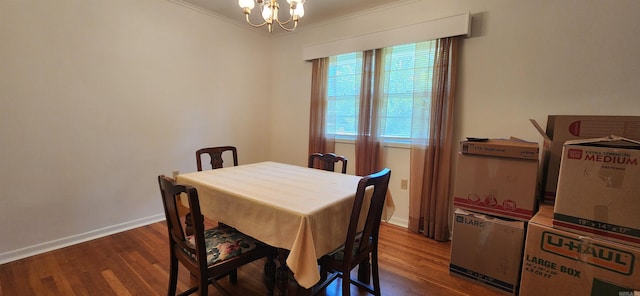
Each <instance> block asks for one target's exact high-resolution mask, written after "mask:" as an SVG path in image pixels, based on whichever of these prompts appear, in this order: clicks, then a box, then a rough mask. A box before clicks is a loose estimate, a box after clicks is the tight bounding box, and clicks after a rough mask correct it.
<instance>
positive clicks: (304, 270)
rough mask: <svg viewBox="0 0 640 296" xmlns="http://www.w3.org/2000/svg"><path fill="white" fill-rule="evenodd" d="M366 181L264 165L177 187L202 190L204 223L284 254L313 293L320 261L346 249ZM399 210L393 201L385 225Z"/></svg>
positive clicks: (211, 174) (197, 177) (187, 176)
mask: <svg viewBox="0 0 640 296" xmlns="http://www.w3.org/2000/svg"><path fill="white" fill-rule="evenodd" d="M361 178H362V177H360V176H355V175H350V174H341V173H337V172H331V171H325V170H320V169H314V168H308V167H302V166H297V165H292V164H286V163H280V162H274V161H265V162H258V163H251V164H243V165H239V166H230V167H224V168H220V169H212V170H205V171H199V172H192V173H183V174H179V175H177V176H176V181H177V183H179V184H182V185H190V186H193V187H195V188H196V189H197V191H198V196H199V198H200V209H201V211H202V214H203V215H204V216H205V217H207V218H210V219H212V220H216V221H218V222H220V223H224V224H226V225H229V226H231V227H234V228H236V229H237V230H239V231H241V232H243V233H245V234H247V235H249V236H251V237H253V238H255V239H257V240H260V241H262V242H264V243H266V244H268V245H271V246H273V247H276V248H278V249H279V250H285V251H286V252H280V254H286V260H284V258H280V260H281V265H282V264H286V268H288V270H290V272H291V273H292V274H293V278H294V279H295V282H297V285H299V287H302V288H303V289H302V290H306V291H310V290H311V288H312V287H313V286H314V285H316V284H317V283H318V282H319V281H320V272H319V270H318V262H317V259H319V258H320V257H321V256H323V255H325V254H329V253H330V252H332V251H334V250H336V249H338V248H339V247H340V246H341V245H342V244H343V243H344V240H345V237H346V231H347V226H348V225H349V220H350V216H351V210H352V207H353V201H354V198H355V193H356V189H357V186H358V182H359V181H360V180H361ZM364 206H368V202H365V205H364ZM394 208H395V207H394V205H393V200H392V199H391V197H390V196H389V195H388V197H387V200H386V205H385V211H384V213H383V220H388V219H389V218H390V217H391V215H392V214H393V210H394ZM365 215H366V211H364V212H363V215H361V217H360V221H361V224H362V223H363V222H364V219H365ZM279 287H280V286H279ZM280 288H281V289H282V287H280ZM299 294H306V293H299Z"/></svg>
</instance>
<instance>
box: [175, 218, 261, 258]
mask: <svg viewBox="0 0 640 296" xmlns="http://www.w3.org/2000/svg"><path fill="white" fill-rule="evenodd" d="M204 239H205V248H206V250H207V266H211V265H213V264H216V263H218V262H222V261H225V260H229V259H231V258H233V257H235V256H239V255H240V254H242V253H246V252H249V251H251V250H253V249H256V248H257V247H259V246H262V245H263V244H262V243H261V242H260V241H258V240H256V239H254V238H252V237H250V236H248V235H245V234H243V233H241V232H239V231H237V230H236V229H235V228H232V227H229V226H226V225H224V224H221V225H219V226H216V227H214V228H211V229H207V230H205V232H204ZM186 243H187V245H189V246H190V247H192V248H195V247H196V245H195V236H193V235H190V236H188V237H186ZM183 251H185V253H187V254H189V255H191V257H192V258H193V259H196V258H195V254H191V253H190V252H188V251H186V250H183Z"/></svg>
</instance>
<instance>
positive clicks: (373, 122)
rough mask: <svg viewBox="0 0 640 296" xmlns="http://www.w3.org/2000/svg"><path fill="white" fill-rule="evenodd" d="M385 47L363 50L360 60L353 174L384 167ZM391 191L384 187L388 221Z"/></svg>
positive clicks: (359, 174) (370, 171)
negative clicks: (383, 95)
mask: <svg viewBox="0 0 640 296" xmlns="http://www.w3.org/2000/svg"><path fill="white" fill-rule="evenodd" d="M385 50H391V49H376V50H368V51H365V52H364V55H363V62H362V80H361V86H360V109H359V114H358V134H357V135H356V143H355V146H356V175H358V176H366V175H369V174H372V173H375V172H378V171H381V170H382V169H383V157H382V155H383V154H382V153H383V149H384V145H383V141H382V137H381V134H382V132H383V130H382V127H383V126H384V120H383V118H384V116H381V114H384V113H383V112H384V108H386V107H385V106H383V104H385V103H384V100H383V97H382V93H383V91H382V90H383V88H384V85H383V84H382V83H381V76H382V72H383V70H384V67H383V66H382V65H383V64H384V56H385V54H384V53H385V52H384V51H385ZM395 208H396V206H395V203H394V202H393V197H392V196H391V191H389V190H387V197H386V198H385V208H384V210H383V212H382V220H384V221H389V219H390V218H391V216H392V215H393V212H394V211H395Z"/></svg>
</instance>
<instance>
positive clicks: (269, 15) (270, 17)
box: [262, 5, 273, 23]
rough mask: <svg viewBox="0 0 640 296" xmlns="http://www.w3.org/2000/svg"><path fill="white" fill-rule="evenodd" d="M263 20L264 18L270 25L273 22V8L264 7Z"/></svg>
mask: <svg viewBox="0 0 640 296" xmlns="http://www.w3.org/2000/svg"><path fill="white" fill-rule="evenodd" d="M262 18H264V20H265V21H267V22H268V23H270V22H271V21H272V20H273V13H272V11H271V7H269V6H268V5H265V6H263V7H262Z"/></svg>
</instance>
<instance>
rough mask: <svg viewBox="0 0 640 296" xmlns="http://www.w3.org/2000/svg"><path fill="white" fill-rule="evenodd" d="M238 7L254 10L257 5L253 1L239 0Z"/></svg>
mask: <svg viewBox="0 0 640 296" xmlns="http://www.w3.org/2000/svg"><path fill="white" fill-rule="evenodd" d="M238 5H239V6H240V8H242V9H245V8H249V9H253V8H254V7H255V6H256V3H255V2H253V0H238Z"/></svg>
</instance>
